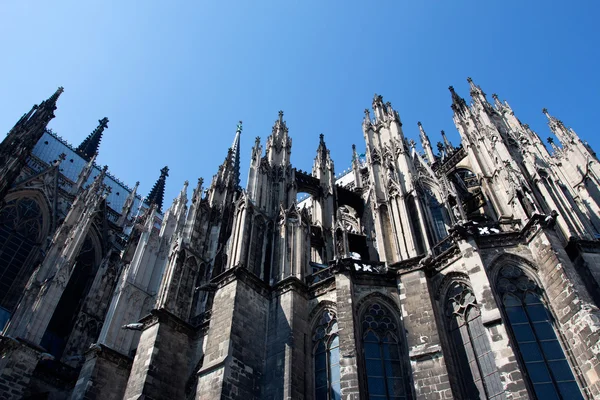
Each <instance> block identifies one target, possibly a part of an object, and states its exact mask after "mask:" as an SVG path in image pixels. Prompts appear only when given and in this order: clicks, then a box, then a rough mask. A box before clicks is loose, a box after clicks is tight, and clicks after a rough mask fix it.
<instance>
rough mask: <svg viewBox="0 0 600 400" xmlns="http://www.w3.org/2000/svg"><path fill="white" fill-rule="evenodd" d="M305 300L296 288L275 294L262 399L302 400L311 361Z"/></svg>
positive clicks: (272, 303)
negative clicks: (307, 364)
mask: <svg viewBox="0 0 600 400" xmlns="http://www.w3.org/2000/svg"><path fill="white" fill-rule="evenodd" d="M307 306H308V301H307V300H306V298H305V297H304V296H303V295H302V293H299V291H298V290H296V289H293V288H292V289H284V290H283V291H282V292H281V293H274V295H273V298H272V299H271V302H270V305H269V320H268V331H267V340H266V344H267V347H266V354H267V357H266V364H265V375H264V382H263V389H262V390H263V398H264V399H267V400H269V399H272V400H275V399H304V398H306V397H307V396H308V395H307V394H305V385H306V373H307V368H305V365H306V363H307V362H308V361H309V360H310V361H312V360H311V354H312V348H311V335H310V332H309V331H308V329H309V327H308V323H307V317H308V310H307Z"/></svg>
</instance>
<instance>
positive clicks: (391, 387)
mask: <svg viewBox="0 0 600 400" xmlns="http://www.w3.org/2000/svg"><path fill="white" fill-rule="evenodd" d="M387 383H388V391H389V393H388V394H389V395H390V396H404V382H403V381H402V378H388V379H387Z"/></svg>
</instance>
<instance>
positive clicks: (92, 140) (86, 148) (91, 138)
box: [77, 117, 108, 160]
mask: <svg viewBox="0 0 600 400" xmlns="http://www.w3.org/2000/svg"><path fill="white" fill-rule="evenodd" d="M106 128H108V118H106V117H104V118H102V119H100V120H98V127H96V129H94V131H93V132H92V133H90V134H89V135H88V136H87V137H86V138H85V139H84V140H83V142H81V144H80V145H79V146H78V147H77V152H78V153H79V154H81V156H82V157H83V158H85V159H87V160H89V159H90V158H91V157H92V156H93V155H94V154H96V153H98V148H99V146H100V140H102V133H103V132H104V129H106Z"/></svg>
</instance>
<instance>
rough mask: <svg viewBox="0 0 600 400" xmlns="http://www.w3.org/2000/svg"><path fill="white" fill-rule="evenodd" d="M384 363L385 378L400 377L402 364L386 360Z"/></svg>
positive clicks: (397, 361)
mask: <svg viewBox="0 0 600 400" xmlns="http://www.w3.org/2000/svg"><path fill="white" fill-rule="evenodd" d="M384 363H385V375H386V376H388V377H395V378H400V377H402V375H403V374H402V364H401V363H400V360H386V361H384Z"/></svg>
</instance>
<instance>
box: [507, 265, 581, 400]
mask: <svg viewBox="0 0 600 400" xmlns="http://www.w3.org/2000/svg"><path fill="white" fill-rule="evenodd" d="M496 287H497V290H498V293H499V295H500V296H501V299H502V307H503V309H504V312H505V315H506V317H507V319H508V324H507V325H509V326H510V329H511V331H512V334H513V337H514V340H515V341H516V343H517V346H518V349H519V351H520V354H521V359H522V360H523V363H524V364H525V370H526V373H527V376H528V377H529V381H530V382H531V384H532V386H533V389H534V391H535V393H536V395H537V397H538V398H541V399H544V400H546V399H566V398H568V399H583V397H582V395H581V391H580V389H579V386H578V385H577V382H576V381H575V377H574V375H573V371H572V369H571V366H570V365H569V362H568V361H567V359H566V356H565V353H564V351H563V349H562V346H561V344H560V342H559V340H558V337H557V335H556V331H555V330H554V327H553V326H552V317H551V315H550V313H549V310H548V309H547V307H546V305H545V302H544V301H543V299H542V295H541V294H542V293H541V288H540V287H539V286H538V285H537V283H536V282H534V281H533V280H532V279H531V278H529V277H528V276H527V275H526V274H525V273H524V272H523V270H522V269H521V268H519V267H517V266H515V265H508V266H505V267H503V268H502V269H501V270H500V272H499V277H498V282H497V285H496Z"/></svg>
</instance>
